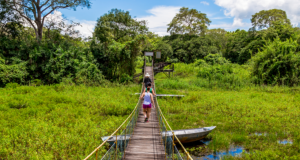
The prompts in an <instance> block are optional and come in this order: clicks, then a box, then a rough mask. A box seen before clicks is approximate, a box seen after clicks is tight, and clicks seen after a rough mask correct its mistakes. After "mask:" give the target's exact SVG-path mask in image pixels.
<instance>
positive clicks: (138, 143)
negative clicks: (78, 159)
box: [85, 61, 192, 160]
mask: <svg viewBox="0 0 300 160" xmlns="http://www.w3.org/2000/svg"><path fill="white" fill-rule="evenodd" d="M146 73H148V74H149V75H150V78H151V81H152V82H153V83H154V85H153V89H154V91H155V82H154V74H155V72H154V64H153V61H152V64H151V66H147V65H146V61H144V75H145V74H146ZM144 89H145V86H144V85H142V89H141V93H143V91H144ZM155 93H156V92H155ZM142 102H143V100H141V99H139V101H138V103H137V105H136V107H135V108H134V110H133V111H132V112H131V114H130V115H129V116H128V117H127V119H126V120H125V121H124V122H123V123H122V124H121V125H120V126H119V127H118V128H117V129H116V130H115V132H113V133H112V134H111V135H110V136H108V137H107V139H106V140H104V141H103V142H102V144H100V145H99V146H98V147H97V148H95V149H94V151H93V152H91V153H90V154H89V155H88V156H87V157H86V158H85V160H87V159H98V158H101V159H102V160H117V159H118V160H138V159H142V160H163V159H168V160H169V159H172V160H174V159H176V160H181V159H187V160H191V159H192V157H191V156H190V155H189V153H188V152H187V151H186V149H185V148H184V146H183V145H182V144H181V142H180V141H179V139H178V138H177V137H176V135H175V134H174V132H173V130H172V128H171V127H170V125H169V124H168V122H167V120H166V118H165V117H164V115H163V113H162V111H161V109H160V107H159V105H158V102H157V98H156V97H154V103H155V104H154V106H155V108H153V107H152V110H151V116H150V120H149V122H148V123H145V122H144V115H143V113H142V112H143V109H142ZM108 140H110V141H112V140H113V141H114V143H113V144H112V145H111V146H110V147H109V149H108V150H107V152H106V153H104V155H103V153H101V151H103V148H105V147H107V146H106V145H105V143H106V142H108ZM175 142H178V143H179V145H181V148H182V150H183V151H182V152H179V151H178V149H177V147H176V145H175ZM101 149H102V150H101ZM105 149H106V148H105ZM99 155H100V156H101V157H100V156H99Z"/></svg>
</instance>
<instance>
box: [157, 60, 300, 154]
mask: <svg viewBox="0 0 300 160" xmlns="http://www.w3.org/2000/svg"><path fill="white" fill-rule="evenodd" d="M200 69H201V68H197V67H194V66H193V65H192V64H189V65H186V64H175V72H174V75H175V76H174V77H173V78H170V79H168V78H167V77H166V76H165V75H163V74H162V73H159V74H158V75H157V76H156V77H155V78H156V79H157V80H156V86H157V91H156V92H157V93H158V94H179V95H185V97H183V98H180V99H178V98H161V97H159V99H158V102H159V104H160V107H161V108H162V111H163V113H164V114H165V116H166V118H167V120H168V122H169V123H170V125H171V127H172V128H173V129H190V128H198V127H205V126H217V128H216V129H215V130H214V131H212V132H211V133H210V134H209V135H208V138H211V139H212V141H211V143H209V145H208V146H207V147H208V149H209V150H210V152H211V153H213V152H216V151H222V150H228V149H230V148H231V147H232V146H243V147H244V149H245V151H247V152H245V153H243V154H242V155H241V156H240V157H230V156H228V157H224V158H225V159H297V158H298V157H300V149H299V148H300V134H299V133H300V128H299V127H298V125H299V124H300V107H299V106H300V92H299V89H300V88H299V87H293V88H290V87H286V86H255V85H252V84H251V82H250V81H247V82H245V83H244V84H243V85H240V86H231V87H226V86H225V85H226V84H224V82H223V81H222V79H216V80H215V84H214V86H215V87H214V86H213V87H211V86H209V84H210V82H209V79H206V78H202V77H197V74H198V73H199V70H200ZM235 70H236V71H235ZM233 72H234V73H236V74H237V75H236V76H240V77H242V78H241V80H243V79H245V80H247V76H248V75H247V72H248V71H247V68H246V67H245V68H235V67H234V68H233ZM240 74H245V75H240ZM195 82H199V83H201V84H207V85H198V84H197V83H195ZM222 85H224V86H225V87H224V86H223V87H222ZM232 85H234V84H232ZM255 133H267V134H266V135H263V136H259V135H255ZM282 139H289V140H291V141H293V144H286V145H283V144H279V143H278V142H277V141H278V140H282Z"/></svg>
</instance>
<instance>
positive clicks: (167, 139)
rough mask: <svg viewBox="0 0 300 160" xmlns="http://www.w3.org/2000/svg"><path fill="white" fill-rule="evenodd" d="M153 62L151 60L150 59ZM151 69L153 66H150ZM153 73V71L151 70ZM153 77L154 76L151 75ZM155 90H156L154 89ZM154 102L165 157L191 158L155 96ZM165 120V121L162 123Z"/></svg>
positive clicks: (188, 159) (190, 159) (191, 159)
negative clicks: (177, 145) (181, 152)
mask: <svg viewBox="0 0 300 160" xmlns="http://www.w3.org/2000/svg"><path fill="white" fill-rule="evenodd" d="M152 64H153V61H152ZM152 69H153V68H152ZM153 73H154V72H153ZM153 79H154V77H153ZM153 88H154V90H155V82H154V85H153ZM155 92H156V90H155ZM154 103H155V106H156V110H157V115H158V116H157V118H158V121H159V124H160V130H161V136H162V139H163V143H164V146H165V153H166V159H172V160H174V159H187V160H193V158H192V157H191V156H190V154H189V153H188V152H187V151H186V149H185V147H184V146H183V145H182V143H181V142H180V140H179V139H178V137H177V136H176V135H175V134H174V131H173V130H172V128H171V127H170V125H169V123H168V121H167V119H166V118H165V116H164V115H163V113H162V111H161V109H160V107H159V105H158V102H157V98H156V97H155V98H154ZM164 122H165V123H164ZM165 124H167V127H168V129H167V127H166V125H165ZM175 140H176V141H177V142H178V143H179V144H180V146H181V148H182V149H183V151H184V153H185V156H186V158H183V157H182V156H181V154H180V152H179V151H178V149H177V147H176V145H175Z"/></svg>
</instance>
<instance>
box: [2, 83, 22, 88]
mask: <svg viewBox="0 0 300 160" xmlns="http://www.w3.org/2000/svg"><path fill="white" fill-rule="evenodd" d="M17 87H20V85H19V84H18V83H7V84H6V85H5V88H17Z"/></svg>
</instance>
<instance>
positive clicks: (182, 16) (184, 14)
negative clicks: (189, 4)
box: [167, 7, 211, 35]
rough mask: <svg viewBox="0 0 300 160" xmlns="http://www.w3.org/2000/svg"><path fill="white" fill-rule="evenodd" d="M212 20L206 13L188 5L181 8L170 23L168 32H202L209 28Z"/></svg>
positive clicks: (191, 33) (190, 33)
mask: <svg viewBox="0 0 300 160" xmlns="http://www.w3.org/2000/svg"><path fill="white" fill-rule="evenodd" d="M210 23H211V21H210V20H209V19H208V18H207V17H206V14H205V13H201V12H200V11H197V10H196V9H189V8H186V7H182V8H180V11H179V13H178V14H176V16H175V17H174V18H173V19H172V21H171V23H169V24H168V26H169V27H168V30H167V31H168V32H170V33H171V34H185V33H188V34H189V35H193V34H201V33H204V32H205V30H206V29H207V26H209V24H210Z"/></svg>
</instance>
